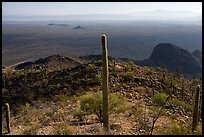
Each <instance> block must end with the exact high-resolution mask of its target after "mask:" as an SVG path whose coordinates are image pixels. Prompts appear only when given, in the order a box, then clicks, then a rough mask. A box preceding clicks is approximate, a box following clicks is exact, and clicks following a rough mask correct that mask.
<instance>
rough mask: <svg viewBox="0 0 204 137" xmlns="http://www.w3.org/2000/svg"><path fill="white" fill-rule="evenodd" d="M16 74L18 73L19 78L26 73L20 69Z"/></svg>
mask: <svg viewBox="0 0 204 137" xmlns="http://www.w3.org/2000/svg"><path fill="white" fill-rule="evenodd" d="M15 75H16V77H17V78H19V77H21V76H23V75H24V73H23V72H22V71H20V70H19V71H15Z"/></svg>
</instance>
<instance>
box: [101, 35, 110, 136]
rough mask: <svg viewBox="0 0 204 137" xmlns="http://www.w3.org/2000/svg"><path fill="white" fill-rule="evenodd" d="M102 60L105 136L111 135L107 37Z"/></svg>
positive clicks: (104, 37)
mask: <svg viewBox="0 0 204 137" xmlns="http://www.w3.org/2000/svg"><path fill="white" fill-rule="evenodd" d="M102 59H103V84H102V86H103V87H102V89H103V106H102V111H103V112H102V113H103V127H104V131H105V134H109V114H108V112H109V105H108V103H109V101H108V93H109V87H108V51H107V38H106V35H103V36H102Z"/></svg>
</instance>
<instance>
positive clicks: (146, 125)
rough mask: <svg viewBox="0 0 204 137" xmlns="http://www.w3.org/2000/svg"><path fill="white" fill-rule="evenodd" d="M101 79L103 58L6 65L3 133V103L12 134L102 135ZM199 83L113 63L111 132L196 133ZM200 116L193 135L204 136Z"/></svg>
mask: <svg viewBox="0 0 204 137" xmlns="http://www.w3.org/2000/svg"><path fill="white" fill-rule="evenodd" d="M50 65H52V64H50ZM62 66H63V65H62ZM101 81H102V61H101V60H99V61H92V62H88V61H84V62H83V63H79V64H77V65H76V66H74V67H69V66H68V67H64V68H63V67H61V68H56V69H54V68H52V69H49V67H48V66H47V67H45V68H38V69H36V68H35V67H31V68H27V69H12V68H8V67H5V68H4V69H3V77H2V85H3V86H2V134H7V131H6V124H5V103H9V105H10V110H11V120H10V121H11V133H9V134H11V135H14V134H15V135H21V134H23V135H31V134H32V135H36V134H37V135H44V134H46V135H54V134H62V135H64V134H71V135H76V134H80V135H88V134H90V135H98V134H103V130H102V128H103V127H102V123H101V117H100V92H101V91H102V86H101V85H102V84H101ZM198 84H200V85H201V87H202V81H201V80H199V79H193V80H188V79H185V78H183V76H182V75H180V74H174V73H170V72H168V71H166V70H165V69H161V68H151V67H140V66H137V65H135V64H134V63H133V62H131V61H127V62H118V61H115V60H114V59H113V60H111V61H110V60H109V88H110V95H111V97H112V99H111V98H110V100H111V101H110V103H111V104H112V105H111V106H110V107H112V108H110V110H112V111H111V113H110V118H109V120H110V133H111V134H113V135H120V134H133V135H149V134H153V135H161V134H173V135H176V134H180V135H190V134H192V133H191V129H192V116H193V107H194V98H195V92H196V88H197V85H198ZM201 90H202V88H201ZM201 92H202V91H201ZM200 103H202V98H200ZM97 105H98V106H97ZM161 108H162V109H161ZM199 110H201V107H200V108H199ZM199 112H200V113H199V124H198V128H197V131H196V132H195V134H202V133H201V129H202V124H201V122H202V119H201V111H199ZM157 116H159V117H158V119H156V118H157ZM155 119H156V121H155V123H154V125H153V121H154V120H155ZM152 129H153V130H152Z"/></svg>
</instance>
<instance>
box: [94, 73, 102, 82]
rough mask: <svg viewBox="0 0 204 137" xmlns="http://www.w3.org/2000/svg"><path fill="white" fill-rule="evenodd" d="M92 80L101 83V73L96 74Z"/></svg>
mask: <svg viewBox="0 0 204 137" xmlns="http://www.w3.org/2000/svg"><path fill="white" fill-rule="evenodd" d="M94 80H95V81H96V82H97V83H101V82H102V78H101V75H100V74H98V75H96V76H95V78H94Z"/></svg>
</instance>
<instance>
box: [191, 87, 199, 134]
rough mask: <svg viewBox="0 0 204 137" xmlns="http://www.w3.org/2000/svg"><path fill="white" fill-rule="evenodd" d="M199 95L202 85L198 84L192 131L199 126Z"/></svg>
mask: <svg viewBox="0 0 204 137" xmlns="http://www.w3.org/2000/svg"><path fill="white" fill-rule="evenodd" d="M199 97H200V85H198V86H197V90H196V95H195V104H194V110H193V123H192V133H194V132H195V130H196V128H197V126H198V116H199V115H198V114H199V100H200V99H199Z"/></svg>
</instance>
